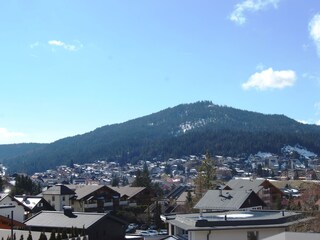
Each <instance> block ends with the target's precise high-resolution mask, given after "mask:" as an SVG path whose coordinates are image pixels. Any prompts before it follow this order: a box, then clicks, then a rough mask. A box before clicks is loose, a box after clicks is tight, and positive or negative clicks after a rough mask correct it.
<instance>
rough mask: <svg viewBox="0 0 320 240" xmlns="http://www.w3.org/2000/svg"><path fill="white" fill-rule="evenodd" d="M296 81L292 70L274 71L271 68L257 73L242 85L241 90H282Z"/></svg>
mask: <svg viewBox="0 0 320 240" xmlns="http://www.w3.org/2000/svg"><path fill="white" fill-rule="evenodd" d="M295 81H296V73H295V72H294V71H292V70H282V71H274V70H273V69H272V68H269V69H266V70H263V71H261V72H257V73H255V74H253V75H251V77H250V78H249V80H248V81H247V82H245V83H243V84H242V88H243V89H245V90H248V89H250V88H255V89H258V90H267V89H270V88H277V89H282V88H285V87H290V86H293V84H294V83H295Z"/></svg>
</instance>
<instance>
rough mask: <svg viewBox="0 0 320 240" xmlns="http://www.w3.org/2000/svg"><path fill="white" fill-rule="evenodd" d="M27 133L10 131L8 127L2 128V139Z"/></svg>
mask: <svg viewBox="0 0 320 240" xmlns="http://www.w3.org/2000/svg"><path fill="white" fill-rule="evenodd" d="M24 136H25V134H24V133H21V132H10V131H9V130H7V129H6V128H0V139H3V140H8V139H11V138H16V137H24Z"/></svg>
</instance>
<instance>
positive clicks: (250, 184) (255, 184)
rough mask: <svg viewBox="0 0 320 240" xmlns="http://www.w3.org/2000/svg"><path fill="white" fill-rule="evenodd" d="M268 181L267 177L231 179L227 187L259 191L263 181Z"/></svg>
mask: <svg viewBox="0 0 320 240" xmlns="http://www.w3.org/2000/svg"><path fill="white" fill-rule="evenodd" d="M265 181H267V180H265V179H231V180H230V181H229V182H228V183H227V184H226V187H225V188H227V187H229V188H231V189H232V190H252V191H254V192H255V193H257V192H259V191H260V190H261V189H262V188H263V185H262V184H263V183H264V182H265Z"/></svg>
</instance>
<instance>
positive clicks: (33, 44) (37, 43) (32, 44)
mask: <svg viewBox="0 0 320 240" xmlns="http://www.w3.org/2000/svg"><path fill="white" fill-rule="evenodd" d="M39 46H40V43H39V42H38V41H37V42H34V43H31V44H30V45H29V47H30V48H32V49H33V48H36V47H39Z"/></svg>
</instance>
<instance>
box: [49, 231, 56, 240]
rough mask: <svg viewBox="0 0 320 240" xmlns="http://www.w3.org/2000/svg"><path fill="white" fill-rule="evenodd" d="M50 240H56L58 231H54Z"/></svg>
mask: <svg viewBox="0 0 320 240" xmlns="http://www.w3.org/2000/svg"><path fill="white" fill-rule="evenodd" d="M49 240H56V231H55V230H52V232H51V234H50V238H49Z"/></svg>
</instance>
